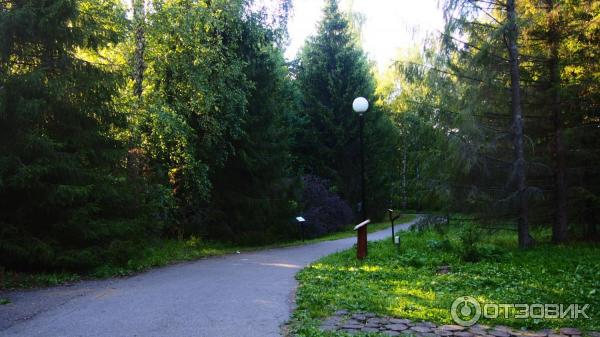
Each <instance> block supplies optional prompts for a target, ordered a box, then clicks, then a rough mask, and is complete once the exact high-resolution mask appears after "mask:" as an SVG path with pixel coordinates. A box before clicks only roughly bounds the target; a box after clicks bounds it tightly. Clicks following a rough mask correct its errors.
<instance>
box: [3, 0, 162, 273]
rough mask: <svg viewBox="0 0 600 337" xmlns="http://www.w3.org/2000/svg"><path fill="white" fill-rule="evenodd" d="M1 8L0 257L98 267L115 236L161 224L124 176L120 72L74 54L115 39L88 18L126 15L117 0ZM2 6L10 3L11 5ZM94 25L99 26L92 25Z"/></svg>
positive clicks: (33, 264) (15, 263) (128, 236)
mask: <svg viewBox="0 0 600 337" xmlns="http://www.w3.org/2000/svg"><path fill="white" fill-rule="evenodd" d="M10 3H11V4H10V7H9V8H8V10H2V11H1V12H0V27H2V35H1V37H0V39H1V42H0V44H1V45H2V46H3V49H2V50H1V51H0V67H1V69H2V72H3V74H4V75H3V76H2V80H1V81H2V82H1V83H0V87H1V88H2V91H3V92H4V95H3V104H2V107H3V115H2V123H1V124H0V153H1V154H0V181H2V184H0V199H1V200H2V203H1V204H0V214H1V215H0V223H1V224H2V226H1V230H0V256H1V258H0V264H2V265H4V266H7V267H10V268H14V269H30V268H69V269H74V270H80V269H86V268H90V267H92V266H94V265H97V264H99V263H101V261H102V260H103V258H104V257H105V256H106V254H107V252H106V250H107V249H110V248H109V246H110V245H111V242H112V241H113V240H114V239H115V238H119V239H121V240H132V239H134V238H142V237H144V236H146V235H148V234H152V233H155V232H156V231H157V230H158V229H159V227H160V225H161V224H160V222H159V221H156V220H155V219H152V218H150V216H149V215H150V214H151V213H150V209H148V208H146V207H147V206H150V204H149V203H146V201H147V200H149V199H152V196H150V195H149V194H148V192H150V191H149V190H146V189H145V185H144V184H143V183H141V184H137V183H129V184H127V183H126V181H125V171H124V168H123V167H122V165H121V161H122V159H123V157H124V154H125V151H124V147H123V144H121V143H120V142H118V141H117V140H116V139H115V138H113V137H112V135H111V133H112V131H113V130H115V129H119V128H123V127H126V124H125V120H124V118H123V116H122V115H120V114H119V113H118V112H117V111H116V110H115V109H114V106H113V105H112V104H111V99H112V97H113V95H115V94H116V91H117V86H118V84H119V79H118V77H117V74H116V73H114V72H111V71H109V70H107V69H105V68H104V67H101V66H98V65H96V64H94V63H90V62H88V61H85V60H82V59H79V58H77V57H76V56H75V52H76V51H77V50H78V49H86V48H87V49H92V50H94V49H96V50H97V49H99V48H102V47H103V46H106V45H108V44H110V43H115V42H116V39H117V38H118V36H116V33H115V31H113V30H111V29H94V27H89V26H87V25H86V22H87V20H89V18H90V15H92V16H94V15H99V14H98V13H102V14H103V15H106V16H107V19H106V20H107V21H110V20H111V18H114V19H115V21H119V20H122V19H123V18H121V19H119V18H118V17H117V18H115V17H114V16H115V15H117V16H118V15H124V13H125V12H124V11H123V10H119V8H118V7H115V6H117V5H116V4H117V3H116V2H115V3H113V5H111V2H99V3H98V2H96V3H91V2H86V1H83V2H75V1H66V0H65V1H54V2H38V1H25V2H22V1H18V2H13V1H10ZM3 6H6V2H5V4H3ZM89 29H93V30H89Z"/></svg>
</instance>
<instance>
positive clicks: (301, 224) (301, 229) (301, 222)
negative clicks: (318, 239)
mask: <svg viewBox="0 0 600 337" xmlns="http://www.w3.org/2000/svg"><path fill="white" fill-rule="evenodd" d="M296 221H298V223H299V224H300V232H301V235H302V242H304V222H306V219H304V218H303V217H301V216H297V217H296Z"/></svg>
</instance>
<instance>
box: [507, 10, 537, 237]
mask: <svg viewBox="0 0 600 337" xmlns="http://www.w3.org/2000/svg"><path fill="white" fill-rule="evenodd" d="M506 12H507V17H508V32H507V34H506V37H507V48H508V53H509V55H510V80H511V112H512V117H513V126H512V129H513V130H512V131H513V143H514V168H513V169H514V170H515V171H514V174H513V176H514V177H515V180H516V185H517V190H518V194H517V197H518V199H519V200H518V204H519V207H518V211H519V220H518V233H519V247H521V248H527V247H529V246H531V245H533V238H532V237H531V235H529V219H528V197H527V176H526V175H527V167H526V162H525V153H524V152H525V151H524V146H523V110H522V108H521V84H520V77H521V74H520V71H519V47H518V45H517V40H518V37H519V29H518V27H517V13H516V8H515V0H507V3H506Z"/></svg>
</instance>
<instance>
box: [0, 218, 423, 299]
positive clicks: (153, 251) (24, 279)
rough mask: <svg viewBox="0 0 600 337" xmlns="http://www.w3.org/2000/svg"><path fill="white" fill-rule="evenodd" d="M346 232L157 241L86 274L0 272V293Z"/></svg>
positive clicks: (376, 226)
mask: <svg viewBox="0 0 600 337" xmlns="http://www.w3.org/2000/svg"><path fill="white" fill-rule="evenodd" d="M414 217H415V216H414V215H412V214H411V215H404V216H402V217H401V218H400V219H399V220H398V221H397V222H398V223H399V222H407V221H410V220H412V219H414ZM388 226H389V223H385V222H384V223H375V224H370V225H369V227H368V231H369V232H374V231H378V230H381V229H385V228H386V227H388ZM352 227H353V226H349V227H348V228H347V229H345V230H343V231H340V232H336V233H331V234H329V235H326V236H323V237H320V238H315V239H311V240H306V241H305V242H302V241H300V240H297V241H292V242H283V243H277V244H271V245H266V246H251V247H248V246H236V245H232V244H226V243H219V242H205V241H202V240H200V239H198V238H195V237H192V238H190V239H188V240H183V241H178V240H161V241H155V242H150V243H148V244H147V245H146V246H142V247H141V248H140V253H139V254H137V256H136V257H135V258H132V259H131V260H129V261H127V263H126V264H125V265H121V266H114V265H104V266H101V267H99V268H97V269H95V270H93V271H91V272H89V273H87V274H83V275H82V274H75V273H64V272H63V273H14V272H10V271H4V272H3V271H2V270H0V289H13V288H33V287H46V286H53V285H59V284H65V283H72V282H76V281H78V280H80V279H82V278H107V277H115V276H127V275H132V274H135V273H139V272H142V271H145V270H148V269H150V268H154V267H160V266H165V265H169V264H173V263H177V262H183V261H193V260H197V259H201V258H205V257H209V256H218V255H224V254H231V253H235V252H237V251H252V250H257V249H265V248H277V247H290V246H296V245H302V244H310V243H316V242H321V241H328V240H337V239H342V238H346V237H350V236H354V235H356V233H355V232H354V231H353V230H352Z"/></svg>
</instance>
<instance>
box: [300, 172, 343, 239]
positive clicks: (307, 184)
mask: <svg viewBox="0 0 600 337" xmlns="http://www.w3.org/2000/svg"><path fill="white" fill-rule="evenodd" d="M302 181H303V183H304V188H303V191H302V198H301V201H302V204H303V209H304V210H305V211H304V218H306V220H307V223H306V233H305V234H306V235H307V237H317V236H321V235H325V234H327V233H331V232H335V231H338V230H340V229H342V228H344V227H345V226H347V225H348V224H350V223H352V222H353V221H354V215H353V213H352V209H351V208H350V206H349V205H348V203H347V202H346V201H344V200H343V199H342V198H340V197H339V196H338V195H337V194H335V193H333V192H331V191H330V190H329V189H328V183H327V181H326V180H323V179H321V178H319V177H316V176H312V175H308V176H304V177H302Z"/></svg>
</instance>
